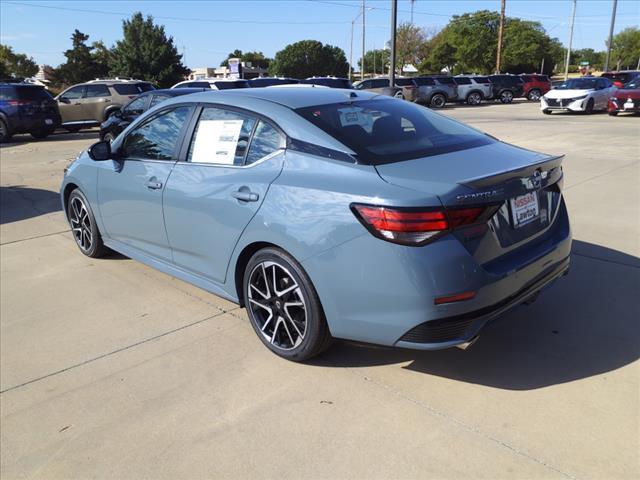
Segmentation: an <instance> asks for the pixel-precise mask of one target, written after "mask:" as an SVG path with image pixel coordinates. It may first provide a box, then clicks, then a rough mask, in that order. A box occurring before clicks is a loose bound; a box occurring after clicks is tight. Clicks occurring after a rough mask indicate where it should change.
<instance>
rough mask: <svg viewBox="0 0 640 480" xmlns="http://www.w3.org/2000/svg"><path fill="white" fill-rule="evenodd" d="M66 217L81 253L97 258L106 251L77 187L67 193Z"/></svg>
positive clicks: (91, 215)
mask: <svg viewBox="0 0 640 480" xmlns="http://www.w3.org/2000/svg"><path fill="white" fill-rule="evenodd" d="M67 217H68V218H69V225H70V226H71V233H72V234H73V238H74V239H75V241H76V244H77V245H78V248H80V251H81V252H82V253H84V254H85V255H86V256H87V257H92V258H97V257H101V256H102V255H104V254H105V253H106V252H107V247H105V246H104V243H102V236H101V235H100V232H99V231H98V226H97V225H96V219H95V217H94V216H93V212H92V211H91V208H90V207H89V202H88V201H87V198H86V197H85V196H84V194H83V193H82V192H81V191H80V189H79V188H76V189H75V190H74V191H73V192H71V195H69V201H68V202H67Z"/></svg>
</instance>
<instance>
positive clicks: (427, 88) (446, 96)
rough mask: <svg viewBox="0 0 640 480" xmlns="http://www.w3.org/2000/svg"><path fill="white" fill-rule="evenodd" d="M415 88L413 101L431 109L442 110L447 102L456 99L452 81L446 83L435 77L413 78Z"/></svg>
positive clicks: (456, 95) (456, 92) (455, 90)
mask: <svg viewBox="0 0 640 480" xmlns="http://www.w3.org/2000/svg"><path fill="white" fill-rule="evenodd" d="M413 81H414V82H415V84H416V86H417V92H416V97H415V99H414V101H415V102H416V103H420V104H422V105H428V106H429V107H431V108H442V107H444V106H445V104H446V103H447V102H452V101H454V100H456V98H457V97H458V91H457V86H456V85H455V83H454V82H453V81H452V82H451V83H447V82H445V81H442V79H441V78H437V77H415V78H414V79H413Z"/></svg>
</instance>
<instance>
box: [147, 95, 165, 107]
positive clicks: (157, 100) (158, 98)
mask: <svg viewBox="0 0 640 480" xmlns="http://www.w3.org/2000/svg"><path fill="white" fill-rule="evenodd" d="M167 98H169V97H168V96H167V95H154V96H153V98H152V99H151V104H150V105H149V108H151V107H155V106H156V105H157V104H159V103H160V102H164V101H165V100H166V99H167Z"/></svg>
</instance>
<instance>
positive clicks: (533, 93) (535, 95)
mask: <svg viewBox="0 0 640 480" xmlns="http://www.w3.org/2000/svg"><path fill="white" fill-rule="evenodd" d="M541 96H542V92H541V91H540V90H538V89H537V88H533V89H531V90H530V91H529V93H527V100H529V101H530V102H538V101H540V97H541Z"/></svg>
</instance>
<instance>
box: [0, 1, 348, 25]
mask: <svg viewBox="0 0 640 480" xmlns="http://www.w3.org/2000/svg"><path fill="white" fill-rule="evenodd" d="M2 3H3V4H6V5H20V6H25V7H36V8H47V9H50V10H64V11H67V12H82V13H99V14H102V15H117V16H120V17H130V16H131V15H132V13H131V12H112V11H105V10H92V9H87V8H70V7H60V6H53V5H41V4H36V3H25V2H13V1H3V2H2ZM152 16H153V18H156V19H159V20H176V21H182V22H200V23H241V24H258V25H345V24H348V23H350V22H348V21H314V22H295V21H293V22H285V21H278V20H237V19H233V20H229V19H226V20H214V19H209V18H193V17H171V16H166V15H152Z"/></svg>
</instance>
